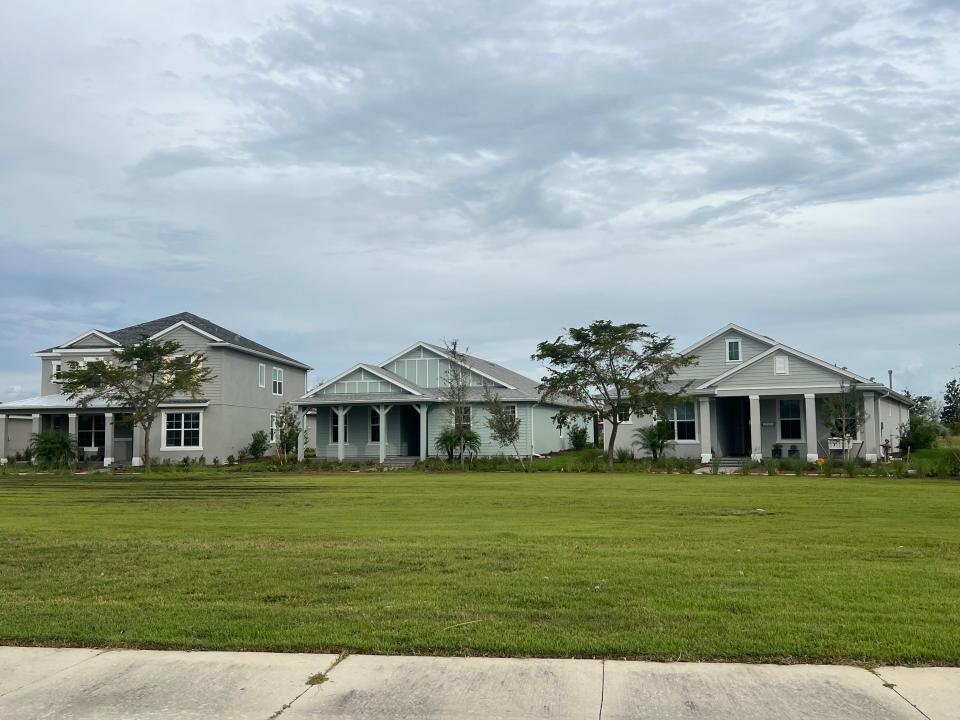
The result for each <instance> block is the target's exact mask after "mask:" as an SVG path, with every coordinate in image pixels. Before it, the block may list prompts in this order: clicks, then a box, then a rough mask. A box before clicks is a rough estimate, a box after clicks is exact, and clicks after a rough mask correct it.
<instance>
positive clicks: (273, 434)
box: [270, 413, 277, 443]
mask: <svg viewBox="0 0 960 720" xmlns="http://www.w3.org/2000/svg"><path fill="white" fill-rule="evenodd" d="M276 441H277V414H276V413H270V442H272V443H275V442H276Z"/></svg>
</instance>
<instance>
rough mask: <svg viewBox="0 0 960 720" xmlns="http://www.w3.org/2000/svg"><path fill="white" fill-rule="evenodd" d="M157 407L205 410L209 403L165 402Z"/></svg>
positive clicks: (189, 401)
mask: <svg viewBox="0 0 960 720" xmlns="http://www.w3.org/2000/svg"><path fill="white" fill-rule="evenodd" d="M113 407H118V408H119V407H120V406H119V405H116V406H113ZM157 407H159V408H160V409H161V410H175V409H176V408H188V409H193V408H206V407H210V401H209V400H188V401H185V402H165V403H160V404H159V405H158V406H157Z"/></svg>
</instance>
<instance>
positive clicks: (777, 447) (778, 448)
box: [771, 443, 783, 460]
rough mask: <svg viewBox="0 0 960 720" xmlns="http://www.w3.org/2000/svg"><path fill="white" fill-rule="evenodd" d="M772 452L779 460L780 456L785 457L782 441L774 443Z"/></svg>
mask: <svg viewBox="0 0 960 720" xmlns="http://www.w3.org/2000/svg"><path fill="white" fill-rule="evenodd" d="M771 454H772V455H773V457H774V458H776V459H777V460H779V459H780V458H782V457H783V445H781V444H780V443H774V445H773V452H772V453H771Z"/></svg>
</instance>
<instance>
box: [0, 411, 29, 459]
mask: <svg viewBox="0 0 960 720" xmlns="http://www.w3.org/2000/svg"><path fill="white" fill-rule="evenodd" d="M0 412H3V406H2V405H0ZM6 425H7V427H6V434H7V442H6V454H7V456H8V457H13V456H14V455H15V454H16V453H18V452H23V451H24V450H26V449H27V448H28V447H29V446H30V435H31V433H32V431H33V425H32V423H31V420H30V418H29V417H28V418H27V419H25V420H24V419H21V417H20V416H14V415H7V423H6Z"/></svg>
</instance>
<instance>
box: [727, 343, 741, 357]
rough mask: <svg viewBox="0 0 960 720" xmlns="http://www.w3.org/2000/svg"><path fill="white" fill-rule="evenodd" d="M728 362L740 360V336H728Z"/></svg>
mask: <svg viewBox="0 0 960 720" xmlns="http://www.w3.org/2000/svg"><path fill="white" fill-rule="evenodd" d="M727 362H740V338H727Z"/></svg>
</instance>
